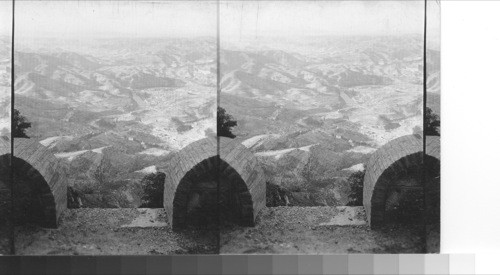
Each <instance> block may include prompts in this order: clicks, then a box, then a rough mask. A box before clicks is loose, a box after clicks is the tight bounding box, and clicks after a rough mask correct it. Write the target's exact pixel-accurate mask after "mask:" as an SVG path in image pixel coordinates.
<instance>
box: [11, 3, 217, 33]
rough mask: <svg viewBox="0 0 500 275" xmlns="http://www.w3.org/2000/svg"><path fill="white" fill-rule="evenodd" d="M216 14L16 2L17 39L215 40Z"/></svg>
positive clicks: (161, 6)
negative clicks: (120, 38) (178, 38)
mask: <svg viewBox="0 0 500 275" xmlns="http://www.w3.org/2000/svg"><path fill="white" fill-rule="evenodd" d="M216 11H217V10H216V2H208V1H154V2H146V1H46V0H44V1H16V36H19V37H47V36H49V37H50V36H57V37H60V36H65V37H112V36H124V37H169V36H186V37H190V36H207V35H210V36H215V35H216V31H217V30H216V26H217V16H216V15H217V13H216Z"/></svg>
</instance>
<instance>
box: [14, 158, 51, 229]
mask: <svg viewBox="0 0 500 275" xmlns="http://www.w3.org/2000/svg"><path fill="white" fill-rule="evenodd" d="M12 165H13V167H14V169H13V171H14V174H13V187H14V188H13V191H14V192H13V198H12V199H13V213H12V220H13V222H14V224H16V225H25V224H36V225H39V226H42V227H49V228H55V227H57V217H56V205H55V200H54V196H53V194H52V192H51V190H50V187H49V185H48V184H47V182H46V181H45V179H44V177H43V176H42V175H41V174H40V173H39V172H38V170H37V169H35V168H34V167H33V166H31V165H30V164H29V163H28V162H26V161H24V160H22V159H19V158H16V157H14V158H12Z"/></svg>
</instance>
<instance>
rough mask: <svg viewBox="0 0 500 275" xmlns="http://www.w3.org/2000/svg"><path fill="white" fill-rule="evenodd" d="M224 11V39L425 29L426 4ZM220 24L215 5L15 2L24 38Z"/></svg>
mask: <svg viewBox="0 0 500 275" xmlns="http://www.w3.org/2000/svg"><path fill="white" fill-rule="evenodd" d="M430 3H432V1H430ZM0 8H1V9H0V16H1V19H0V20H1V22H2V24H0V33H1V34H10V24H4V23H3V22H4V21H10V10H11V1H3V0H0ZM220 9H221V17H220V20H221V35H222V38H223V39H224V38H230V39H235V38H239V37H255V36H266V35H269V36H275V35H282V36H298V35H380V34H384V35H398V34H413V33H415V34H421V33H422V31H423V15H424V5H423V0H422V1H287V2H285V1H275V2H273V1H221V7H220ZM434 10H436V9H434ZM431 11H432V10H431ZM429 16H432V14H429ZM434 18H436V17H434ZM437 18H439V16H438V17H437ZM216 20H217V14H216V2H212V1H197V0H191V1H166V0H162V1H151V2H147V1H84V0H80V1H74V0H73V1H67V0H66V1H52V2H50V1H47V0H44V1H17V2H16V35H17V36H18V37H47V36H49V37H50V36H56V37H61V36H65V37H95V36H96V37H110V36H124V37H169V36H187V37H189V36H206V35H210V36H213V35H215V34H216V31H217V29H216V22H217V21H216ZM430 27H433V26H430ZM437 27H439V25H437Z"/></svg>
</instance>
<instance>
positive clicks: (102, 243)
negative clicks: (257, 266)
mask: <svg viewBox="0 0 500 275" xmlns="http://www.w3.org/2000/svg"><path fill="white" fill-rule="evenodd" d="M152 213H156V214H152ZM145 217H146V218H153V219H156V220H152V219H145ZM163 225H166V223H165V215H164V211H163V209H148V210H146V209H132V208H129V209H124V208H121V209H97V208H87V209H68V210H67V211H66V212H65V213H64V216H63V217H62V220H61V225H60V226H59V228H58V229H41V228H39V227H29V226H24V227H18V228H17V230H16V249H17V253H19V254H20V255H147V254H213V253H217V232H216V231H202V230H196V231H195V230H192V231H188V230H187V231H184V232H182V233H174V232H172V230H170V229H168V227H165V226H163Z"/></svg>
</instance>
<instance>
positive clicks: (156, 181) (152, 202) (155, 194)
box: [141, 172, 166, 208]
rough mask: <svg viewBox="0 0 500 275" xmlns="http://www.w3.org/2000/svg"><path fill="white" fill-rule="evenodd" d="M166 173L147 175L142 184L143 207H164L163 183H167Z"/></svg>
mask: <svg viewBox="0 0 500 275" xmlns="http://www.w3.org/2000/svg"><path fill="white" fill-rule="evenodd" d="M165 176H166V175H165V173H161V172H158V173H152V174H149V175H147V176H145V177H144V178H143V179H142V181H141V185H142V188H143V191H144V196H143V197H142V201H143V202H142V204H141V207H145V208H162V207H163V188H164V187H163V185H164V183H165Z"/></svg>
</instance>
